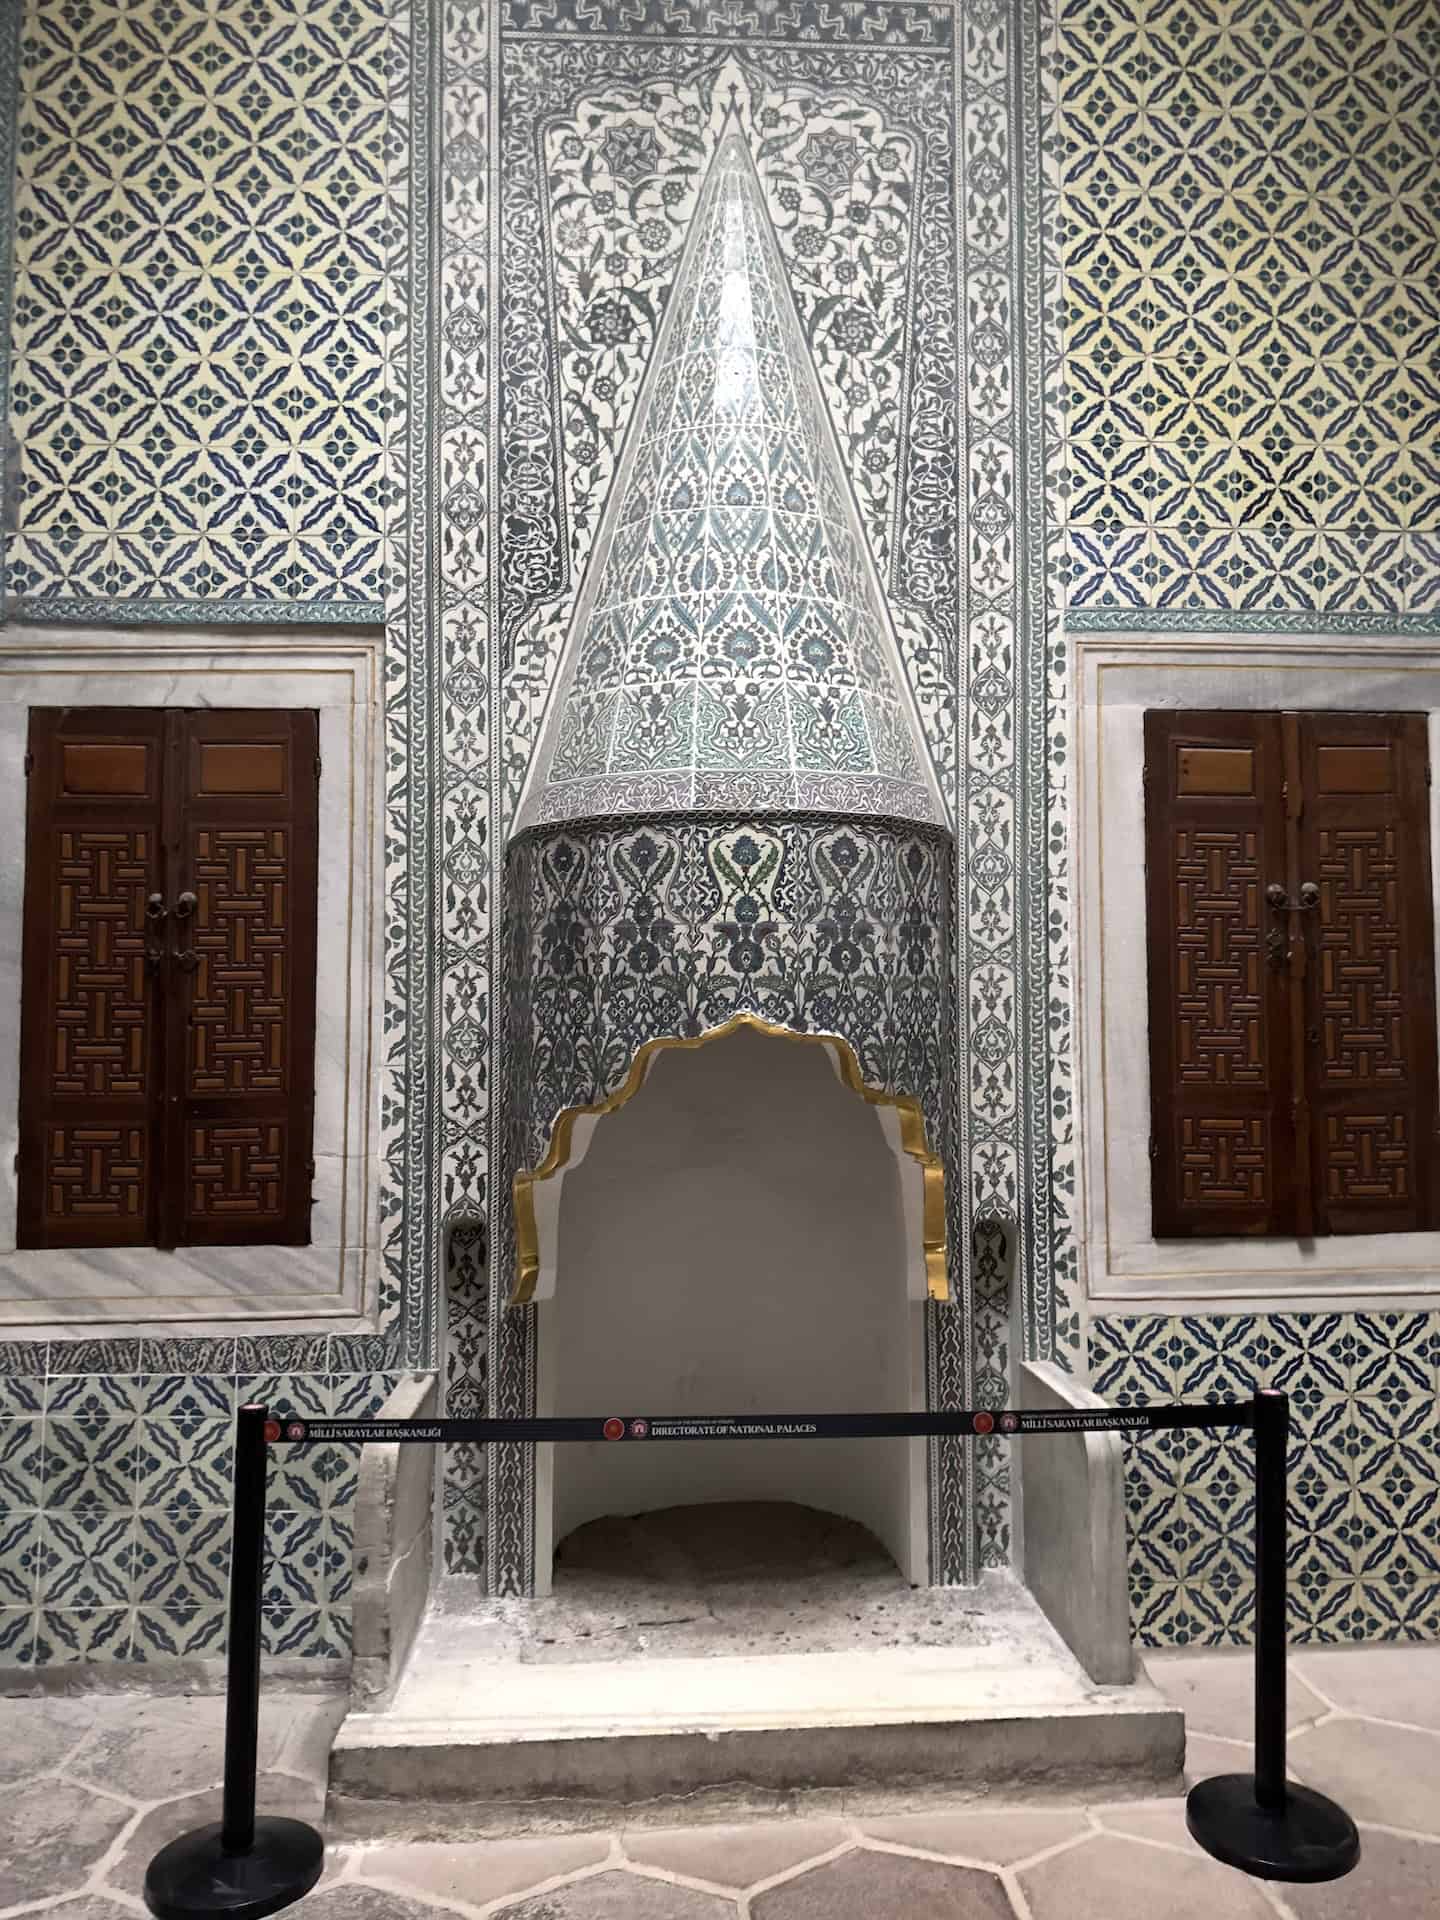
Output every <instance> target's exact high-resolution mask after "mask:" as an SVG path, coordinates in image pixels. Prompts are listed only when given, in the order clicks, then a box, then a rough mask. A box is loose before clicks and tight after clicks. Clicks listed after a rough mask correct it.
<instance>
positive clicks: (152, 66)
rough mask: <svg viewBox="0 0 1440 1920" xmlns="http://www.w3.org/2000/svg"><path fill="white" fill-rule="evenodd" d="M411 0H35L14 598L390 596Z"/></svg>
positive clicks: (303, 608)
mask: <svg viewBox="0 0 1440 1920" xmlns="http://www.w3.org/2000/svg"><path fill="white" fill-rule="evenodd" d="M389 13H390V8H389V7H388V6H387V4H386V0H302V3H301V4H297V5H294V6H287V7H283V8H282V7H276V6H272V5H269V4H266V3H265V0H241V3H240V4H230V3H229V0H221V3H219V4H217V0H165V4H163V5H159V4H157V5H150V4H144V5H140V4H134V0H75V3H74V4H71V5H66V6H55V5H50V4H48V3H47V4H42V3H41V0H28V3H27V4H26V5H25V8H24V18H23V28H22V34H21V44H20V101H19V112H18V140H17V145H18V165H17V170H16V179H15V182H14V207H13V216H12V215H11V214H10V211H9V209H5V208H0V211H3V212H4V213H5V216H6V224H7V226H9V225H10V224H11V223H12V219H13V236H14V238H13V244H14V260H13V270H14V304H13V319H12V327H11V341H10V351H11V355H12V361H11V368H10V423H11V428H12V431H13V434H14V438H15V446H14V449H13V454H12V459H13V461H14V462H15V463H16V465H17V469H18V470H17V471H15V472H12V474H11V475H10V476H9V479H10V492H11V497H12V500H13V502H14V510H15V513H16V515H17V516H18V531H17V532H15V533H14V534H13V535H12V536H11V538H10V540H9V542H8V554H7V556H6V557H7V562H8V565H7V580H6V593H7V596H9V597H10V598H11V600H12V611H19V612H20V613H21V614H23V615H25V616H28V617H30V618H36V617H41V618H52V619H53V618H67V619H76V618H85V617H93V616H94V615H96V614H97V613H98V614H102V615H104V614H111V615H113V613H114V611H115V606H116V603H117V602H124V603H129V604H130V610H131V612H132V614H135V613H144V614H145V615H146V616H147V617H149V618H153V619H169V620H173V619H177V618H187V617H189V618H193V617H196V616H197V614H198V615H203V616H206V617H209V618H217V617H220V618H232V619H233V618H244V619H256V618H266V617H270V618H276V617H288V618H291V619H295V618H300V619H326V618H329V619H360V618H374V617H376V615H377V613H378V607H379V602H380V599H381V586H382V581H381V572H382V536H383V532H384V516H385V512H386V508H387V500H386V487H385V484H384V483H385V472H384V468H385V422H386V419H387V414H388V413H389V411H390V410H391V409H390V405H389V397H388V395H387V384H386V377H385V364H386V351H387V338H386V336H387V329H393V326H394V324H395V316H394V315H393V314H391V313H390V312H389V311H388V308H389V305H390V302H391V293H390V287H389V282H388V280H387V273H388V270H389V269H390V267H391V266H392V264H393V263H392V261H391V258H390V255H391V252H392V251H393V249H394V248H395V246H396V243H397V239H398V236H399V233H400V225H399V222H398V219H397V211H398V210H397V208H396V207H395V206H394V204H393V202H392V197H391V192H390V185H391V183H390V180H389V173H390V170H391V162H390V155H389V150H388V144H387V143H388V141H389V126H388V120H387V99H386V93H387V71H388V69H387V62H388V61H390V60H391V59H392V57H393V54H394V51H395V46H394V41H393V39H392V36H391V33H390V28H389V24H388V16H389ZM14 602H18V607H16V606H15V605H14V604H13V603H14Z"/></svg>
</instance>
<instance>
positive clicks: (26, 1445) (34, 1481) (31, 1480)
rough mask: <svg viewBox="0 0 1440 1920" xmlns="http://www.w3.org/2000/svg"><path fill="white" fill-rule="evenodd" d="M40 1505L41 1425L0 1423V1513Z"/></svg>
mask: <svg viewBox="0 0 1440 1920" xmlns="http://www.w3.org/2000/svg"><path fill="white" fill-rule="evenodd" d="M44 1504H45V1423H44V1421H43V1420H35V1419H22V1420H4V1421H0V1512H5V1511H13V1510H16V1509H19V1510H22V1511H23V1510H25V1509H27V1508H28V1509H31V1510H33V1509H35V1508H38V1507H42V1506H43V1505H44Z"/></svg>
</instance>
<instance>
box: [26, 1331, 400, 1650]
mask: <svg viewBox="0 0 1440 1920" xmlns="http://www.w3.org/2000/svg"><path fill="white" fill-rule="evenodd" d="M385 1361H386V1343H385V1342H384V1341H383V1340H380V1339H377V1337H376V1336H374V1335H364V1334H357V1335H343V1334H334V1335H321V1336H318V1337H317V1336H310V1335H305V1334H295V1335H285V1334H270V1335H262V1336H259V1337H257V1338H248V1337H245V1336H241V1337H240V1338H238V1339H228V1340H200V1339H193V1340H192V1339H183V1338H182V1339H175V1338H165V1339H154V1340H135V1339H124V1338H117V1339H107V1340H74V1341H53V1342H50V1343H44V1342H38V1343H37V1342H19V1341H0V1667H19V1668H27V1669H39V1668H50V1667H57V1666H67V1665H74V1664H77V1663H81V1662H86V1663H92V1664H100V1665H105V1664H112V1663H117V1662H128V1663H130V1664H132V1665H151V1664H153V1663H155V1662H157V1661H174V1660H176V1659H194V1658H199V1657H211V1658H218V1657H219V1656H221V1655H223V1653H224V1650H225V1618H226V1614H225V1609H226V1600H227V1594H228V1591H229V1588H228V1580H229V1564H230V1505H229V1501H230V1479H231V1473H230V1450H231V1434H232V1428H233V1421H234V1409H235V1407H236V1406H238V1405H239V1404H240V1403H241V1402H242V1401H244V1400H249V1399H261V1400H263V1401H265V1402H266V1404H268V1405H270V1406H274V1407H285V1408H288V1409H293V1410H294V1411H296V1412H309V1413H311V1414H336V1415H341V1414H344V1415H349V1416H355V1417H357V1418H363V1417H365V1416H367V1415H370V1414H373V1413H375V1412H377V1411H378V1410H379V1408H380V1407H381V1406H382V1405H383V1404H384V1402H385V1399H386V1398H387V1396H388V1394H389V1392H390V1390H391V1388H392V1387H393V1386H394V1384H395V1381H396V1378H397V1376H396V1375H395V1374H394V1373H392V1372H384V1371H377V1370H376V1369H377V1367H383V1366H384V1365H385ZM358 1452H359V1449H358V1448H357V1447H354V1446H346V1445H338V1446H325V1447H306V1448H297V1449H295V1450H294V1452H293V1453H291V1454H288V1455H282V1454H281V1453H279V1452H277V1453H276V1454H275V1455H274V1456H272V1459H271V1463H270V1479H269V1492H268V1505H267V1539H266V1556H265V1574H264V1585H263V1589H262V1592H263V1611H262V1634H263V1645H264V1650H265V1652H266V1653H267V1654H272V1655H290V1656H299V1657H307V1658H311V1659H316V1660H320V1661H338V1660H342V1659H345V1658H347V1657H348V1655H349V1650H350V1576H351V1561H352V1546H353V1539H352V1524H351V1509H352V1506H353V1503H354V1496H355V1480H356V1472H357V1458H356V1456H357V1455H358Z"/></svg>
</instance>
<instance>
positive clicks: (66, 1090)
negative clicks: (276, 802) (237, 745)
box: [17, 708, 164, 1247]
mask: <svg viewBox="0 0 1440 1920" xmlns="http://www.w3.org/2000/svg"><path fill="white" fill-rule="evenodd" d="M163 760H164V716H163V715H162V714H160V713H155V712H147V711H135V710H131V709H124V708H121V709H117V710H113V711H112V710H105V709H91V710H89V711H87V712H85V713H67V712H36V713H32V715H31V717H30V740H29V755H28V757H27V761H26V766H27V769H28V777H27V780H26V789H27V802H28V809H27V811H28V828H27V845H26V862H25V928H24V936H23V942H24V943H23V947H22V952H21V968H22V978H23V981H24V989H23V993H22V1003H21V1021H20V1205H19V1218H18V1221H17V1231H18V1238H19V1243H20V1245H21V1246H22V1247H58V1246H64V1247H87V1246H88V1247H96V1246H100V1247H129V1246H145V1245H147V1244H153V1242H154V1238H155V1195H156V1182H155V1176H156V1167H157V1154H158V1139H157V1130H158V1122H159V1115H160V1080H159V1060H160V1031H159V1028H160V1022H159V1018H158V1000H157V997H156V992H155V984H156V983H155V966H154V959H153V957H152V956H153V954H154V952H155V951H156V947H155V927H154V918H153V915H152V914H147V911H146V904H147V902H148V901H149V899H150V896H151V895H152V894H154V893H156V892H157V891H158V889H159V887H160V885H161V873H162V861H161V850H160V838H161V813H160V810H161V771H162V764H163Z"/></svg>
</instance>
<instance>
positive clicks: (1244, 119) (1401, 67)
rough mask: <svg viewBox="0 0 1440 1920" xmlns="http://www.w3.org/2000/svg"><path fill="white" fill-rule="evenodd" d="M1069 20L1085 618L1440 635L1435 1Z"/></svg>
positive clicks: (1099, 3) (1068, 138)
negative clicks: (1139, 612)
mask: <svg viewBox="0 0 1440 1920" xmlns="http://www.w3.org/2000/svg"><path fill="white" fill-rule="evenodd" d="M1058 11H1059V36H1060V89H1061V114H1060V119H1061V130H1062V134H1063V138H1064V142H1065V161H1064V168H1065V171H1064V182H1063V187H1062V199H1061V214H1062V222H1061V225H1062V236H1063V238H1062V245H1063V249H1064V275H1065V292H1066V305H1067V332H1066V384H1067V387H1068V393H1067V402H1068V414H1069V418H1068V424H1067V436H1068V443H1067V455H1068V458H1067V462H1066V464H1067V467H1068V481H1069V494H1068V505H1067V508H1066V522H1067V525H1066V564H1067V569H1068V574H1069V584H1068V595H1069V607H1070V617H1071V621H1072V624H1073V625H1076V626H1079V625H1081V624H1086V625H1100V624H1103V623H1104V621H1105V620H1106V618H1107V617H1113V618H1124V613H1125V611H1128V610H1133V609H1146V610H1147V611H1148V612H1149V613H1150V614H1152V615H1153V616H1158V618H1157V619H1156V620H1154V621H1153V622H1152V624H1169V625H1172V626H1177V627H1184V626H1187V625H1188V626H1192V627H1193V626H1203V625H1204V624H1205V623H1206V621H1207V620H1211V621H1214V620H1218V619H1219V618H1220V617H1221V616H1222V615H1230V616H1232V617H1233V615H1234V614H1237V613H1245V614H1250V615H1253V616H1255V618H1256V621H1257V624H1259V625H1261V626H1263V625H1264V618H1263V616H1267V615H1268V616H1271V619H1272V624H1273V623H1274V622H1275V621H1277V620H1281V621H1283V619H1284V618H1285V617H1286V616H1296V615H1305V614H1309V615H1310V616H1311V617H1312V619H1313V617H1314V616H1315V615H1323V616H1325V617H1326V618H1327V620H1329V621H1330V622H1332V623H1338V624H1341V625H1346V624H1348V625H1349V626H1350V627H1351V628H1353V629H1354V630H1357V631H1363V630H1364V629H1365V628H1366V626H1367V625H1369V626H1374V625H1380V626H1386V627H1389V628H1390V629H1392V630H1393V629H1394V628H1395V627H1396V626H1397V624H1404V625H1408V626H1410V627H1412V628H1423V629H1425V630H1430V631H1433V630H1435V628H1436V627H1437V626H1440V460H1437V457H1436V451H1435V449H1436V445H1437V432H1440V381H1437V378H1436V342H1437V337H1440V294H1437V285H1440V282H1437V277H1436V276H1437V266H1440V28H1437V23H1436V14H1435V8H1434V6H1433V4H1431V0H1383V3H1382V4H1379V5H1370V4H1357V5H1302V6H1291V5H1287V4H1281V3H1279V0H1186V4H1184V5H1181V6H1172V5H1165V4H1160V3H1159V0H1059V7H1058ZM1127 624H1130V625H1134V624H1135V621H1134V618H1133V613H1132V614H1131V617H1130V619H1129V621H1128V622H1127ZM1232 624H1233V618H1232Z"/></svg>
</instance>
